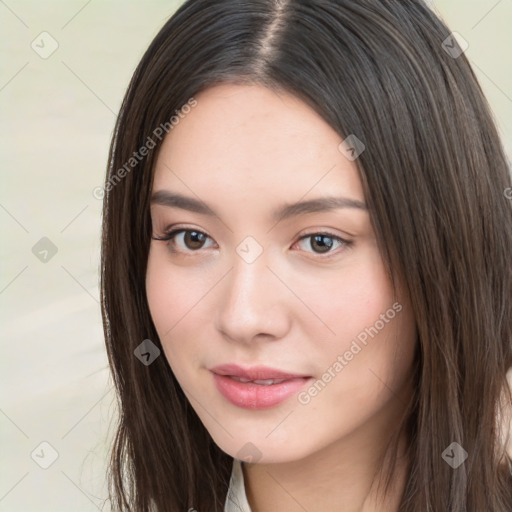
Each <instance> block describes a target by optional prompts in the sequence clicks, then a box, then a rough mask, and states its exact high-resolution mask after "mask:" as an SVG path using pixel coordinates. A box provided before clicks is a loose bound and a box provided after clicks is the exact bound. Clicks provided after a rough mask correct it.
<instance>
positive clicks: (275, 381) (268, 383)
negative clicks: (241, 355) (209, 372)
mask: <svg viewBox="0 0 512 512" xmlns="http://www.w3.org/2000/svg"><path fill="white" fill-rule="evenodd" d="M231 378H232V379H233V380H236V381H237V382H243V383H244V384H245V383H247V382H252V383H254V384H259V385H260V386H272V385H273V384H281V382H283V381H284V379H267V380H251V379H245V378H244V377H237V376H236V375H231Z"/></svg>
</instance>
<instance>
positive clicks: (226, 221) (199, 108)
mask: <svg viewBox="0 0 512 512" xmlns="http://www.w3.org/2000/svg"><path fill="white" fill-rule="evenodd" d="M196 100H197V105H196V106H195V107H194V108H192V109H187V111H188V110H190V112H189V113H188V114H187V115H186V116H185V115H184V114H182V116H183V118H182V119H181V120H180V122H179V124H177V125H176V126H175V127H174V128H173V130H172V131H171V132H170V133H169V135H168V136H167V137H166V139H165V140H164V143H163V145H162V147H161V150H160V153H159V155H158V160H157V163H156V167H155V176H154V183H153V190H152V195H153V202H152V206H151V217H152V225H153V237H155V238H164V237H165V236H166V234H167V233H169V232H170V231H172V230H179V231H178V232H177V233H176V234H175V235H174V237H173V238H172V239H170V240H168V241H160V240H152V242H151V248H150V253H149V261H148V270H147V279H146V286H147V297H148V302H149V308H150V312H151V316H152V318H153V321H154V324H155V326H156V329H157V332H158V335H159V338H160V341H161V343H162V346H163V349H164V352H165V357H166V358H167V360H168V361H169V364H170V366H171V368H172V370H173V372H174V374H175V376H176V378H177V380H178V382H179V383H180V385H181V387H182V389H183V391H184V393H185V394H186V396H187V397H188V399H189V401H190V403H191V405H192V406H193V408H194V409H195V411H196V412H197V414H198V416H199V417H200V418H201V421H202V422H203V423H204V425H205V427H206V428H207V429H208V431H209V432H210V434H211V436H212V438H213V439H214V440H215V442H216V443H217V444H218V445H219V446H220V448H222V449H223V450H224V451H225V452H227V453H228V454H230V455H231V456H233V457H237V458H240V459H247V460H252V461H254V462H258V461H260V462H286V461H293V460H298V459H301V458H303V457H306V456H308V455H312V454H314V453H316V452H319V451H320V450H322V449H324V448H326V447H328V446H330V445H332V444H333V443H335V442H343V441H344V440H346V441H348V440H351V442H352V441H355V439H356V438H357V436H363V435H364V437H365V439H366V443H367V444H368V442H369V439H370V438H371V437H372V436H373V435H377V436H378V435H380V436H382V434H389V432H390V428H391V426H392V425H394V422H395V421H396V419H397V415H398V414H399V412H400V411H401V410H402V409H403V407H404V403H405V400H404V397H405V394H404V393H405V390H406V389H407V388H406V386H405V383H406V379H407V377H408V375H409V372H410V368H411V365H412V361H413V355H414V339H415V328H414V321H413V318H412V315H411V310H410V306H409V303H408V302H407V298H406V297H405V296H403V295H400V294H398V295H395V294H394V293H393V289H392V287H391V283H390V280H389V278H388V275H387V273H386V271H385V268H384V264H383V261H382V259H381V255H380V253H379V250H378V247H377V242H376V239H375V234H374V232H373V229H372V226H371V223H370V217H369V213H368V211H367V210H366V208H365V198H364V195H363V190H362V185H361V181H360V179H359V176H358V172H357V169H356V165H355V163H354V161H353V159H354V158H355V157H356V155H357V153H353V152H351V151H350V150H349V148H348V147H347V145H346V144H345V145H344V146H342V147H341V148H339V145H340V143H341V142H342V139H341V138H340V136H339V135H338V134H337V133H336V132H335V131H334V130H333V129H332V128H331V127H330V126H329V125H328V124H326V123H325V121H323V120H322V118H321V117H319V116H318V115H317V114H316V113H315V112H314V111H313V110H312V109H311V108H310V107H308V106H307V105H306V104H305V103H303V102H301V101H300V100H298V99H296V98H295V97H293V96H290V95H287V94H286V95H285V94H283V95H277V94H276V93H274V92H271V91H269V90H268V89H266V88H264V87H262V86H242V85H240V86H238V85H220V86H216V87H213V88H210V89H208V90H206V91H204V92H203V93H201V94H200V95H198V96H197V97H196ZM356 135H357V134H356ZM351 140H352V139H351ZM364 143H365V144H366V145H367V146H368V145H371V141H364ZM356 149H358V148H357V147H356ZM349 157H350V158H349ZM171 194H172V195H173V196H178V195H179V196H183V199H181V200H178V199H176V197H174V198H172V197H170V195H171ZM328 198H329V199H330V202H328V201H327V199H328ZM295 203H299V204H298V205H296V206H292V205H293V204H295ZM302 203H304V204H303V205H302V206H300V204H302ZM247 381H248V382H247ZM162 407H171V406H170V404H169V405H167V404H165V403H164V404H162ZM169 414H172V410H171V409H169Z"/></svg>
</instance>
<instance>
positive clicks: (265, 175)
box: [153, 84, 363, 206]
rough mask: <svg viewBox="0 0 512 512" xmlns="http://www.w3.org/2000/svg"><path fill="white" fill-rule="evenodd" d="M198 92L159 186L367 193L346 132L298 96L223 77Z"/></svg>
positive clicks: (162, 162) (273, 194) (220, 191)
mask: <svg viewBox="0 0 512 512" xmlns="http://www.w3.org/2000/svg"><path fill="white" fill-rule="evenodd" d="M195 99H196V101H197V106H195V107H194V108H193V109H191V111H190V112H189V113H188V114H186V115H184V117H183V118H182V119H180V122H179V123H178V124H177V125H176V126H175V127H174V128H173V129H172V130H171V131H170V133H169V134H168V135H167V136H166V138H165V140H164V142H163V144H162V147H161V149H160V152H159V156H158V159H157V163H156V166H155V176H154V183H153V190H160V189H172V190H173V191H178V192H182V193H186V194H188V195H190V194H191V192H192V193H194V194H196V195H197V196H199V197H201V198H206V197H208V198H211V197H212V196H217V199H219V204H221V203H222V201H223V200H224V199H227V198H231V200H233V199H234V198H236V197H238V198H241V199H242V198H244V199H245V200H247V201H249V202H251V201H255V200H256V199H258V198H260V199H261V197H264V198H266V200H268V201H272V199H273V198H275V199H276V201H279V202H281V201H282V200H283V199H284V200H290V201H296V200H297V199H299V198H301V197H303V196H305V195H306V194H310V195H312V196H313V195H319V194H326V193H328V194H335V193H342V194H343V195H345V196H350V197H352V198H354V199H360V200H363V192H362V187H361V183H360V179H359V176H358V173H357V168H356V166H355V164H354V162H351V161H350V160H348V159H347V158H346V157H345V156H344V155H343V154H342V153H341V152H340V151H339V149H338V145H339V144H340V142H341V141H342V138H341V137H340V136H339V134H338V133H336V132H335V131H334V130H333V129H332V128H331V127H330V126H329V125H328V124H327V123H326V122H325V121H324V120H323V119H322V118H321V117H320V116H319V115H318V114H317V113H316V112H315V111H314V110H313V109H312V108H311V107H309V106H308V105H307V104H305V103H304V102H302V101H301V100H299V99H298V98H296V97H294V96H292V95H290V94H286V93H279V94H278V93H276V92H273V91H271V90H269V89H267V88H265V87H263V86H261V85H233V84H223V85H218V86H215V87H212V88H209V89H207V90H205V91H203V92H201V93H200V94H198V95H197V96H196V97H195ZM209 202H214V203H215V197H213V201H209ZM246 206H247V205H246Z"/></svg>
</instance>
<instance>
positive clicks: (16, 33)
mask: <svg viewBox="0 0 512 512" xmlns="http://www.w3.org/2000/svg"><path fill="white" fill-rule="evenodd" d="M180 3H181V2H180V1H152V2H149V1H144V2H142V1H138V2H135V1H124V2H121V1H119V0H118V1H108V2H107V1H103V2H102V1H100V0H95V1H86V0H84V1H79V2H78V1H61V2H57V1H53V0H49V1H44V2H43V1H39V2H36V1H32V2H29V1H15V0H6V1H0V19H1V29H0V51H1V55H2V66H1V70H0V123H1V134H2V135H1V137H0V154H1V162H2V181H1V183H2V186H1V188H0V229H1V237H2V244H1V245H0V254H1V261H2V271H1V274H0V305H1V308H0V311H1V313H0V333H1V354H2V357H1V359H0V361H1V362H0V371H1V375H2V386H1V389H0V432H1V437H2V439H1V446H2V452H1V453H2V455H1V465H0V512H4V511H9V512H11V511H12V512H15V511H16V512H18V511H51V512H60V511H62V512H64V511H69V510H74V511H94V510H97V509H99V508H101V503H102V499H103V498H105V497H106V493H105V486H104V474H103V471H104V466H105V456H106V453H107V446H108V441H107V439H108V437H109V433H108V426H109V418H110V417H111V416H112V413H113V411H114V407H113V401H112V394H111V393H110V391H109V390H110V389H111V382H110V380H109V375H108V371H107V359H106V355H105V351H104V345H103V338H102V329H101V317H100V309H99V303H98V299H99V293H98V268H99V243H100V221H101V218H100V210H101V202H100V201H99V200H97V199H95V198H94V197H93V195H92V191H93V189H94V188H95V187H97V186H100V185H101V184H102V182H103V177H104V172H105V164H106V160H107V151H108V144H109V141H110V137H111V133H112V129H113V125H114V120H115V115H116V112H117V111H118V108H119V106H120V102H121V99H122V96H123V93H124V91H125V88H126V86H127V84H128V81H129V79H130V77H131V74H132V72H133V70H134V68H135V66H136V64H137V63H138V61H139V59H140V57H141V56H142V54H143V52H144V50H145V49H146V47H147V45H148V44H149V42H150V41H151V39H152V38H153V37H154V35H155V34H156V32H157V31H158V29H159V28H160V27H161V25H162V24H163V23H164V21H165V20H166V19H167V18H168V17H169V16H170V14H172V12H173V11H174V10H175V8H176V6H177V5H179V4H180ZM436 8H437V10H438V11H439V12H440V13H441V14H442V16H443V17H444V18H445V20H446V21H447V22H448V24H449V26H450V27H451V29H452V30H454V31H457V32H459V33H460V34H461V35H462V36H463V37H464V39H466V40H467V41H468V43H469V48H468V50H467V52H466V54H467V55H468V56H469V59H470V60H471V62H472V63H473V64H474V67H475V69H476V72H477V75H478V77H479V79H480V80H481V84H482V86H483V88H484V90H485V92H486V94H487V97H488V99H489V101H490V103H491V105H492V107H493V109H494V112H495V115H496V119H497V122H498V125H499V127H500V130H501V132H502V135H503V140H504V144H505V145H506V148H507V152H508V154H509V156H510V155H511V154H512V66H511V60H512V59H511V55H510V53H511V52H510V48H512V35H511V32H510V22H511V20H512V0H501V1H493V0H491V1H489V0H478V1H477V0H472V1H465V2H459V1H454V0H439V1H437V2H436ZM42 32H48V33H49V34H50V36H48V35H42V36H40V34H41V33H42ZM33 41H34V43H33ZM54 41H56V43H55V42H54ZM32 44H33V45H34V47H35V49H33V48H32V46H31V45H32ZM52 44H54V45H55V44H58V48H57V49H56V51H55V52H54V53H53V54H51V55H49V56H47V55H44V52H49V51H50V50H51V49H52ZM36 49H37V51H36ZM37 52H39V53H43V55H44V56H46V57H47V58H42V57H41V56H40V55H39V54H38V53H37ZM43 237H47V238H48V239H49V240H51V242H52V244H53V245H54V246H55V247H56V248H57V253H56V254H55V255H53V257H51V252H50V253H48V256H46V257H47V260H48V261H47V262H46V263H45V262H42V261H40V259H38V258H37V257H36V256H35V255H34V254H33V252H32V248H33V247H34V245H35V244H36V243H38V242H39V240H40V239H41V238H43ZM40 243H41V242H40ZM42 243H44V242H42ZM37 247H38V246H36V248H37ZM39 250H43V249H41V248H39ZM36 252H37V251H36ZM43 256H44V253H41V254H40V257H43ZM42 442H46V443H49V445H51V446H48V445H41V443H42ZM53 450H55V452H56V453H57V454H58V457H57V459H56V460H55V461H54V462H53V463H52V464H51V465H50V466H49V467H48V468H47V469H43V468H42V467H41V465H47V464H50V463H51V462H52V455H53V454H54V452H53ZM31 454H33V455H31ZM107 508H108V507H106V509H107Z"/></svg>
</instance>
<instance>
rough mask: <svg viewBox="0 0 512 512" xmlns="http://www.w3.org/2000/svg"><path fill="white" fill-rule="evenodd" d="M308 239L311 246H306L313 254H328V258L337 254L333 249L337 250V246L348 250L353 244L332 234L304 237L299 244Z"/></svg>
mask: <svg viewBox="0 0 512 512" xmlns="http://www.w3.org/2000/svg"><path fill="white" fill-rule="evenodd" d="M308 239H309V244H306V245H307V246H309V247H310V248H311V249H312V252H313V253H316V254H328V256H327V257H328V258H330V257H331V254H329V253H335V251H333V250H332V249H333V248H336V246H337V247H341V248H346V247H350V246H351V245H352V243H353V242H351V241H349V240H345V239H344V238H341V237H339V236H337V235H333V234H332V233H309V234H307V235H304V236H302V237H301V238H300V239H299V241H298V242H297V243H298V244H300V243H301V242H304V241H305V240H308Z"/></svg>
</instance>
